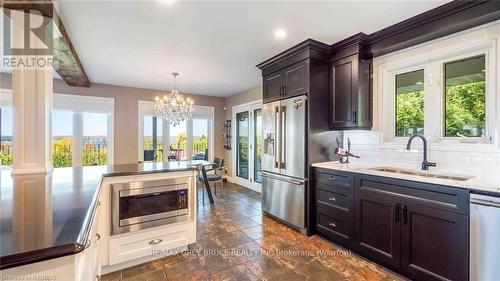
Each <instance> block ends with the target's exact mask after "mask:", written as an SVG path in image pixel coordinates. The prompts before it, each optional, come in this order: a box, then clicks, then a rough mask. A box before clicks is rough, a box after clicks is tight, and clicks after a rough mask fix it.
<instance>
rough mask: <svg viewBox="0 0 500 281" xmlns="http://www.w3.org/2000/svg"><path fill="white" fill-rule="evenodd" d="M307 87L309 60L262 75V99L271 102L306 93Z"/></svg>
mask: <svg viewBox="0 0 500 281" xmlns="http://www.w3.org/2000/svg"><path fill="white" fill-rule="evenodd" d="M308 89H309V61H308V60H305V61H301V62H298V63H296V64H293V65H291V66H289V67H287V68H284V69H282V70H279V71H277V72H273V73H271V74H269V75H267V76H264V89H263V92H264V93H263V95H264V96H263V99H264V102H271V101H275V100H279V99H284V98H291V97H295V96H300V95H306V94H307V93H308Z"/></svg>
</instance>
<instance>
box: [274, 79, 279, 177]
mask: <svg viewBox="0 0 500 281" xmlns="http://www.w3.org/2000/svg"><path fill="white" fill-rule="evenodd" d="M280 89H281V87H280ZM274 132H275V134H276V143H275V144H274V145H275V148H274V168H278V169H279V167H280V154H281V137H280V134H281V129H280V108H279V106H275V107H274Z"/></svg>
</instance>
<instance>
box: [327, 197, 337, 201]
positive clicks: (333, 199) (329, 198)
mask: <svg viewBox="0 0 500 281" xmlns="http://www.w3.org/2000/svg"><path fill="white" fill-rule="evenodd" d="M328 201H337V199H335V197H328Z"/></svg>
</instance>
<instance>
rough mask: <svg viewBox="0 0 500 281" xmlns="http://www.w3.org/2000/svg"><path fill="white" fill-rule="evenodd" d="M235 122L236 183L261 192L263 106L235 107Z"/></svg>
mask: <svg viewBox="0 0 500 281" xmlns="http://www.w3.org/2000/svg"><path fill="white" fill-rule="evenodd" d="M233 120H234V130H233V135H234V141H233V153H232V154H233V163H234V165H233V178H234V182H235V183H237V184H240V185H242V186H245V187H247V188H250V189H252V190H255V191H257V192H261V178H262V177H261V171H262V169H261V160H262V104H261V103H260V102H259V103H252V104H246V105H242V106H237V107H234V108H233Z"/></svg>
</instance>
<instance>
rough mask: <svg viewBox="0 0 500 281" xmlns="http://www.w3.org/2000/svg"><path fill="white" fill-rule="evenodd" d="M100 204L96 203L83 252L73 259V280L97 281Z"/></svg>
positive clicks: (98, 269) (98, 273)
mask: <svg viewBox="0 0 500 281" xmlns="http://www.w3.org/2000/svg"><path fill="white" fill-rule="evenodd" d="M100 209H101V208H100V202H98V203H97V208H96V211H95V215H94V219H93V220H92V226H91V228H90V233H89V236H88V239H87V242H86V245H85V250H83V251H82V252H80V253H78V254H77V256H76V259H75V266H76V271H75V274H76V277H75V280H79V281H91V280H97V278H98V277H97V276H98V275H100V271H101V264H100V256H101V255H100V251H101V250H102V249H101V248H102V247H101V246H100V244H101V241H100V239H101V234H100V233H99V224H100V223H99V222H100V219H101V216H100V213H101V212H100Z"/></svg>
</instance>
